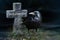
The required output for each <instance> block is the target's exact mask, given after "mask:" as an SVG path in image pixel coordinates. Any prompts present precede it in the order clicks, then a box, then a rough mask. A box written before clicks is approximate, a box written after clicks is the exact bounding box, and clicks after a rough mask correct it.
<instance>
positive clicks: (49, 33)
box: [23, 29, 60, 40]
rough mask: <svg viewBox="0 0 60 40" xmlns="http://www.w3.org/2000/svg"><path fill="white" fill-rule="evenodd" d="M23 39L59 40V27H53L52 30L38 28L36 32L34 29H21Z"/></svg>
mask: <svg viewBox="0 0 60 40" xmlns="http://www.w3.org/2000/svg"><path fill="white" fill-rule="evenodd" d="M23 32H24V34H25V35H24V36H23V39H24V40H60V29H53V30H45V29H38V30H37V32H34V31H31V30H30V31H29V33H28V31H27V29H24V30H23Z"/></svg>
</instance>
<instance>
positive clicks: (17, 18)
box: [6, 3, 27, 34]
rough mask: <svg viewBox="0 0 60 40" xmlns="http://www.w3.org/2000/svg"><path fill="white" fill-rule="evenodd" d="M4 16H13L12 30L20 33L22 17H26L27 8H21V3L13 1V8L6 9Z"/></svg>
mask: <svg viewBox="0 0 60 40" xmlns="http://www.w3.org/2000/svg"><path fill="white" fill-rule="evenodd" d="M6 17H7V18H14V24H13V32H16V33H21V34H22V30H21V29H22V27H23V26H22V23H23V22H22V17H27V10H25V9H24V10H22V9H21V3H13V10H7V11H6Z"/></svg>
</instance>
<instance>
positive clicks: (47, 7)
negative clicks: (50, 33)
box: [0, 0, 60, 31]
mask: <svg viewBox="0 0 60 40" xmlns="http://www.w3.org/2000/svg"><path fill="white" fill-rule="evenodd" d="M13 2H21V3H22V9H27V10H28V11H29V12H31V11H35V10H38V11H40V12H41V15H42V23H46V24H47V23H48V24H52V25H60V0H0V31H5V30H7V29H11V28H12V27H13V20H14V19H13V18H11V19H9V18H8V19H7V18H6V10H12V3H13ZM3 29H4V30H3Z"/></svg>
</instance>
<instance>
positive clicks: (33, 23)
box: [24, 11, 41, 30]
mask: <svg viewBox="0 0 60 40" xmlns="http://www.w3.org/2000/svg"><path fill="white" fill-rule="evenodd" d="M40 23H41V14H40V12H39V11H34V12H31V13H29V14H28V16H27V18H25V20H24V24H25V25H26V27H27V28H28V30H29V29H37V28H39V26H40Z"/></svg>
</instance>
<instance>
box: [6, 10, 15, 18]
mask: <svg viewBox="0 0 60 40" xmlns="http://www.w3.org/2000/svg"><path fill="white" fill-rule="evenodd" d="M6 17H7V18H14V17H15V15H14V10H7V11H6Z"/></svg>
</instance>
